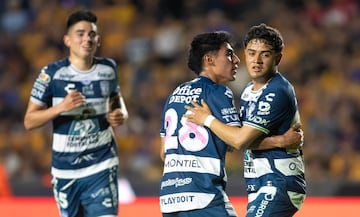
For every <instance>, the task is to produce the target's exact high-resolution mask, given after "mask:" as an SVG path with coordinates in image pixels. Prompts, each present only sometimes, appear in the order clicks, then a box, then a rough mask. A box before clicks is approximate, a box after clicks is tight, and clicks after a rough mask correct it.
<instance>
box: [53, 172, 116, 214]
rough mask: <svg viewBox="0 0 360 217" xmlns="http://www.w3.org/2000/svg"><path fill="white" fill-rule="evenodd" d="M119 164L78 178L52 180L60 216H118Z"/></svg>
mask: <svg viewBox="0 0 360 217" xmlns="http://www.w3.org/2000/svg"><path fill="white" fill-rule="evenodd" d="M117 174H118V167H113V168H111V169H107V170H104V171H101V172H99V173H96V174H94V175H91V176H88V177H84V178H79V179H59V178H56V177H54V178H53V180H52V184H53V191H54V197H55V200H56V202H57V205H58V208H59V210H60V214H61V216H62V217H100V216H114V217H115V216H117V215H118V179H117Z"/></svg>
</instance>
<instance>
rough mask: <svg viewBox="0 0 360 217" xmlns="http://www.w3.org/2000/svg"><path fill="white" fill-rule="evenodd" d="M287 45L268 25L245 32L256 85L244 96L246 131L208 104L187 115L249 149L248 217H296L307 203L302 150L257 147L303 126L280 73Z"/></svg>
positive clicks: (246, 162)
mask: <svg viewBox="0 0 360 217" xmlns="http://www.w3.org/2000/svg"><path fill="white" fill-rule="evenodd" d="M283 46H284V44H283V39H282V36H281V34H280V33H279V31H278V30H277V29H275V28H272V27H269V26H267V25H265V24H260V25H258V26H253V27H252V28H250V30H249V32H248V33H247V34H246V36H245V39H244V47H245V50H244V51H245V64H246V67H247V71H248V73H249V75H250V77H251V79H252V81H251V82H250V83H249V84H248V85H247V86H246V87H245V89H244V90H243V92H242V94H241V101H240V120H241V123H242V125H243V126H242V127H241V128H238V127H229V126H227V125H226V124H223V123H221V121H223V120H221V119H219V118H218V117H216V113H215V110H213V109H212V108H211V106H210V104H209V103H210V101H209V100H207V101H208V103H205V102H203V103H202V105H199V104H198V103H196V102H193V103H192V104H193V106H194V107H193V108H192V107H189V106H187V108H188V109H189V110H190V111H192V112H193V114H188V115H186V117H187V119H188V120H189V121H191V122H194V123H197V124H202V125H206V126H209V128H210V129H211V130H212V131H213V132H214V133H215V134H216V135H218V136H219V137H220V138H221V139H223V140H224V141H225V142H227V143H229V144H233V145H235V146H237V147H240V148H242V149H245V151H244V177H245V181H246V184H247V192H248V205H247V214H246V216H247V217H252V216H262V217H265V216H266V217H267V216H269V217H270V216H271V217H272V216H278V217H287V216H293V215H294V214H295V213H296V212H297V211H298V209H300V207H301V205H302V203H303V201H304V199H305V193H306V192H305V187H306V182H305V176H304V162H303V155H302V150H301V147H302V146H301V145H300V146H299V147H298V148H272V149H267V150H258V148H257V146H256V145H255V146H252V143H253V141H257V140H258V139H259V138H263V137H264V136H273V135H280V134H282V133H284V132H285V131H286V130H287V129H288V128H289V127H290V126H292V125H294V124H299V123H300V116H299V111H298V106H297V100H296V97H295V92H294V88H293V86H292V85H291V84H290V82H289V81H288V80H287V79H286V78H285V77H284V76H283V75H282V74H281V73H280V72H279V71H278V65H279V63H280V60H281V58H282V49H283ZM207 104H209V106H210V108H209V107H208V106H207ZM210 109H211V110H213V112H214V114H215V115H214V116H215V117H216V118H215V117H214V116H212V115H211V112H210ZM217 119H218V120H217Z"/></svg>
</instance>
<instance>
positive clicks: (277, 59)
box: [275, 53, 282, 65]
mask: <svg viewBox="0 0 360 217" xmlns="http://www.w3.org/2000/svg"><path fill="white" fill-rule="evenodd" d="M281 58H282V53H278V54H277V55H276V58H275V64H276V65H279V63H280V60H281Z"/></svg>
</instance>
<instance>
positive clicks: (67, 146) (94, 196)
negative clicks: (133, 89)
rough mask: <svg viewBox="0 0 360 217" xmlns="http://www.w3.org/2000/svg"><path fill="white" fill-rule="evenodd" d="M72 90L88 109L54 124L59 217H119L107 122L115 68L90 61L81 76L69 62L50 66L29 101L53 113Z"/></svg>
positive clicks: (106, 61) (73, 112) (101, 61)
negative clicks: (83, 98)
mask: <svg viewBox="0 0 360 217" xmlns="http://www.w3.org/2000/svg"><path fill="white" fill-rule="evenodd" d="M74 90H77V91H79V92H81V93H82V94H83V95H84V96H85V99H86V104H85V105H84V106H82V107H79V108H76V109H74V110H71V111H69V112H63V113H61V114H60V115H59V116H58V117H56V118H55V119H53V121H52V124H53V144H52V168H51V174H52V175H53V177H54V178H53V190H54V196H55V198H56V201H57V204H58V207H59V209H60V212H61V214H62V216H66V217H72V216H77V215H78V213H79V212H82V209H83V207H87V208H86V209H85V210H88V211H89V210H90V213H86V216H105V215H106V216H117V209H118V193H117V191H118V187H117V185H118V184H117V173H118V164H119V161H118V155H117V145H116V143H115V139H114V134H113V131H112V128H111V127H110V126H109V123H108V122H107V120H106V115H107V113H108V112H109V109H110V108H109V99H110V98H111V97H113V96H115V95H118V94H119V91H120V88H119V85H118V76H117V70H116V65H115V62H114V61H113V60H111V59H106V58H94V64H93V67H92V68H91V69H90V70H88V71H81V72H80V71H78V70H77V69H75V68H74V67H73V66H72V65H71V64H70V61H69V59H68V58H66V59H63V60H60V61H58V62H55V63H52V64H49V65H48V66H46V67H44V68H43V69H42V70H41V72H40V74H39V76H38V78H37V80H36V81H35V83H34V86H33V88H32V91H31V98H30V100H31V101H32V102H34V103H36V104H39V105H44V106H46V107H51V106H55V105H57V104H59V103H60V102H61V101H63V100H64V98H65V96H66V95H67V94H68V93H69V92H70V91H74ZM90 179H91V180H93V181H91V180H90ZM95 180H96V182H95ZM89 183H91V184H89ZM69 204H71V206H69ZM74 204H78V205H79V206H74ZM99 204H100V205H99Z"/></svg>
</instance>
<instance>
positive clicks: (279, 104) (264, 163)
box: [240, 72, 306, 196]
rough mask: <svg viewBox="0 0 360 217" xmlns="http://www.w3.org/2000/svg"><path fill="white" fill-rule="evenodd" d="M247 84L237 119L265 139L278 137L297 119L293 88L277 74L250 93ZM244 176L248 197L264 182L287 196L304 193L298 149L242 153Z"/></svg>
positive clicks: (301, 161) (300, 152)
mask: <svg viewBox="0 0 360 217" xmlns="http://www.w3.org/2000/svg"><path fill="white" fill-rule="evenodd" d="M252 88H253V84H252V83H249V84H248V85H247V86H246V87H245V89H244V91H243V93H242V95H241V101H240V119H241V121H242V124H243V125H244V126H245V125H246V126H251V127H254V128H256V129H258V130H260V131H262V132H263V133H264V134H266V135H268V136H272V135H281V134H283V133H285V132H286V131H287V130H288V129H289V128H290V127H291V126H292V125H293V124H295V123H300V116H299V112H298V107H297V101H296V97H295V92H294V88H293V86H292V85H291V84H290V83H289V81H288V80H286V79H285V78H284V77H283V76H282V75H281V74H280V73H278V72H277V73H276V74H275V76H274V77H273V78H272V79H271V81H269V83H268V84H266V85H265V86H264V87H262V88H261V89H260V90H257V91H253V90H252ZM244 177H245V180H246V184H247V191H248V193H249V196H251V194H252V193H255V192H257V191H258V190H259V188H261V187H262V186H266V185H267V183H269V182H270V183H279V182H281V184H282V185H285V186H286V189H287V191H288V194H289V195H291V194H293V193H294V194H296V195H299V194H303V195H304V194H305V185H306V184H305V176H304V162H303V156H302V151H301V149H295V150H286V149H281V148H275V149H270V150H249V149H248V150H245V154H244Z"/></svg>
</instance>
